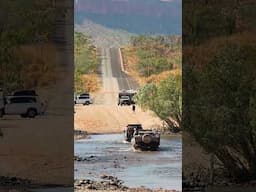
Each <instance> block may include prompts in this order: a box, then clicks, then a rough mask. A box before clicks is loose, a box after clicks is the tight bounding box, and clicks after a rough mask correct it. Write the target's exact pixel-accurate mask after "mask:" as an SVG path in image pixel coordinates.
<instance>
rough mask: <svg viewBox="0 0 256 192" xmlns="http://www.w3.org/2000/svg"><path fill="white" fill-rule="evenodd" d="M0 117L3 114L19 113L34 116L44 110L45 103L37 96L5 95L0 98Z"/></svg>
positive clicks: (23, 115) (24, 115)
mask: <svg viewBox="0 0 256 192" xmlns="http://www.w3.org/2000/svg"><path fill="white" fill-rule="evenodd" d="M0 100H1V101H0V117H2V116H3V115H20V116H21V117H23V118H25V117H29V118H34V117H35V116H37V115H40V114H43V113H44V112H45V105H44V104H43V103H41V102H40V101H39V98H38V96H29V95H26V96H6V97H2V99H0Z"/></svg>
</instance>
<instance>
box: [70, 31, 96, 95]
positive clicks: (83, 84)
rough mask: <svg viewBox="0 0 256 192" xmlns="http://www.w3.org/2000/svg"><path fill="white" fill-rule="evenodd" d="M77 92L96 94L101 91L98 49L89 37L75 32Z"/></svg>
mask: <svg viewBox="0 0 256 192" xmlns="http://www.w3.org/2000/svg"><path fill="white" fill-rule="evenodd" d="M74 39H75V40H74V41H75V42H74V46H75V48H74V50H75V74H74V79H75V92H76V93H81V92H95V91H97V90H98V89H99V79H98V76H97V67H98V63H99V58H98V57H97V49H96V47H95V46H94V45H93V43H92V40H91V38H90V37H89V36H86V35H84V34H82V33H79V32H75V36H74Z"/></svg>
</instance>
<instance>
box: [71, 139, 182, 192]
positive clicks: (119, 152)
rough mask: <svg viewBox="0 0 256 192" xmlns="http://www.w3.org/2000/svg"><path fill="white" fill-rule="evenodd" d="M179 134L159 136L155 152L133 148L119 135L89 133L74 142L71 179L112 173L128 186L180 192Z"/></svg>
mask: <svg viewBox="0 0 256 192" xmlns="http://www.w3.org/2000/svg"><path fill="white" fill-rule="evenodd" d="M181 155H182V144H181V137H178V136H166V137H163V136H162V137H161V144H160V148H159V150H158V151H154V152H141V151H135V150H133V148H132V147H131V144H130V143H126V142H124V141H123V135H122V134H106V135H91V136H90V138H89V139H84V140H77V141H75V156H79V157H82V158H87V160H86V161H75V179H95V180H99V179H100V176H102V175H104V174H105V175H112V176H116V177H118V178H119V179H121V180H122V181H124V185H126V186H128V187H140V186H144V187H146V188H151V189H154V188H163V189H176V190H179V191H181V188H182V187H181V186H182V184H181V183H182V171H181V166H182V158H181Z"/></svg>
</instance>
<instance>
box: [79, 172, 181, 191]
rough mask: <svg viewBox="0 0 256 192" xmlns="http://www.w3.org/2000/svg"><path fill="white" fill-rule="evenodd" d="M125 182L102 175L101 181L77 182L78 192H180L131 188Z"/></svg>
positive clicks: (84, 180) (82, 180)
mask: <svg viewBox="0 0 256 192" xmlns="http://www.w3.org/2000/svg"><path fill="white" fill-rule="evenodd" d="M123 183H124V182H123V181H122V180H120V179H118V178H117V177H114V176H111V175H102V176H101V180H100V181H94V180H90V179H80V180H75V191H76V192H94V191H98V192H101V191H109V192H111V191H113V192H178V191H176V190H166V189H161V188H160V189H148V188H145V187H137V188H129V187H127V186H125V185H123Z"/></svg>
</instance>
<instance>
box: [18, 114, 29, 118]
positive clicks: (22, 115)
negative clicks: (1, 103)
mask: <svg viewBox="0 0 256 192" xmlns="http://www.w3.org/2000/svg"><path fill="white" fill-rule="evenodd" d="M20 116H21V117H22V118H26V117H28V116H27V114H21V115H20Z"/></svg>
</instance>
